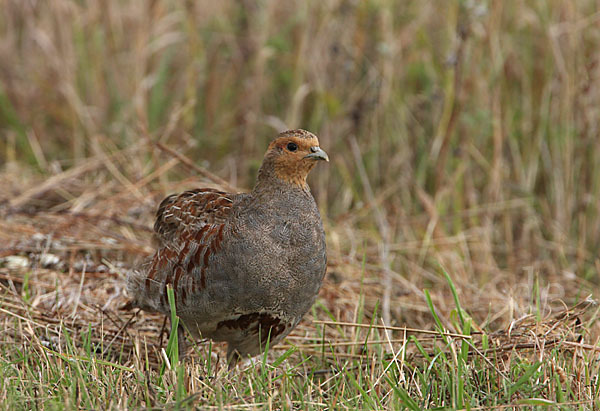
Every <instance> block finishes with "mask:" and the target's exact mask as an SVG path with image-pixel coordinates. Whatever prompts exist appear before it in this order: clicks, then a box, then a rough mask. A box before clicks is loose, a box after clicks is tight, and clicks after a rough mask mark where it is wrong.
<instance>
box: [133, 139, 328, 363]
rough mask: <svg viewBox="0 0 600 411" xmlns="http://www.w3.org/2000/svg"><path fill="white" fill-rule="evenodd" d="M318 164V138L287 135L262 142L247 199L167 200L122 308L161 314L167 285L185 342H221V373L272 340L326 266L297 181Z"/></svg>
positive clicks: (208, 195) (202, 192) (185, 196)
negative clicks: (223, 355) (152, 249)
mask: <svg viewBox="0 0 600 411" xmlns="http://www.w3.org/2000/svg"><path fill="white" fill-rule="evenodd" d="M319 161H325V162H328V161H329V157H328V155H327V153H326V152H325V151H324V150H323V149H322V148H321V147H320V146H319V140H318V138H317V136H315V135H314V134H313V133H311V132H309V131H306V130H302V129H296V130H288V131H284V132H282V133H280V134H278V135H277V137H276V138H275V139H274V140H273V141H272V142H271V143H270V144H269V146H268V148H267V151H266V153H265V155H264V158H263V161H262V165H261V167H260V169H259V171H258V176H257V179H256V183H255V186H254V188H253V189H252V191H251V192H249V193H227V192H224V191H220V190H216V189H212V188H198V189H194V190H189V191H185V192H183V193H180V194H172V195H169V196H168V197H166V198H165V199H164V200H163V201H162V202H161V203H160V205H159V207H158V211H157V213H156V222H155V224H154V234H155V238H156V240H157V249H156V252H155V253H154V254H153V255H152V256H151V257H150V258H149V259H148V260H147V261H145V262H144V263H142V264H141V265H140V266H139V267H138V268H136V269H134V270H132V271H130V272H129V274H128V277H127V290H128V294H129V295H130V297H131V298H132V300H131V301H130V303H129V304H130V306H131V307H138V308H140V309H142V310H145V311H151V312H160V313H163V314H166V315H170V307H169V301H168V297H167V296H168V294H167V289H168V286H170V287H171V288H172V289H173V292H174V297H175V308H176V314H177V316H178V317H179V319H180V320H181V321H182V322H183V325H184V328H185V329H187V331H188V332H189V334H190V335H191V336H192V337H193V338H194V339H197V338H210V339H212V340H213V341H220V342H226V343H227V362H228V364H229V368H230V369H231V368H232V367H234V366H235V365H236V363H237V362H238V361H239V360H240V359H242V358H247V357H252V356H255V355H258V354H260V353H263V352H264V350H265V347H266V345H267V344H269V346H270V347H272V346H274V345H275V344H277V343H278V342H279V341H281V340H282V339H283V338H284V337H285V336H287V335H288V334H289V333H290V332H291V331H292V330H293V329H294V328H295V327H296V326H297V325H298V323H299V322H300V320H301V319H302V317H303V316H304V314H306V312H307V311H308V310H309V309H310V308H311V306H312V305H313V303H314V301H315V300H316V297H317V295H318V293H319V290H320V288H321V285H322V283H323V279H324V276H325V272H326V268H327V252H326V244H325V231H324V228H323V222H322V220H321V216H320V213H319V209H318V207H317V204H316V202H315V199H314V198H313V196H312V194H311V191H310V188H309V186H308V184H307V181H306V178H307V176H308V174H309V172H310V171H311V170H312V169H313V167H314V166H315V165H316V164H317V163H318V162H319ZM180 330H181V328H180ZM183 341H184V338H179V342H180V346H179V350H180V353H181V351H185V348H182V345H181V344H182V342H183ZM182 355H183V354H182Z"/></svg>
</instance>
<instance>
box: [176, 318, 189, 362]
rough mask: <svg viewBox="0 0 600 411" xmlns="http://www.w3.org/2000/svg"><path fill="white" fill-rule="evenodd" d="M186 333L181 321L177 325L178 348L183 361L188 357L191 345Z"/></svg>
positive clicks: (180, 358) (180, 359)
mask: <svg viewBox="0 0 600 411" xmlns="http://www.w3.org/2000/svg"><path fill="white" fill-rule="evenodd" d="M185 334H186V333H185V328H184V326H183V324H181V323H179V326H178V327H177V349H178V351H179V361H182V360H183V359H184V358H186V354H187V349H188V347H189V344H188V342H187V339H186V338H185Z"/></svg>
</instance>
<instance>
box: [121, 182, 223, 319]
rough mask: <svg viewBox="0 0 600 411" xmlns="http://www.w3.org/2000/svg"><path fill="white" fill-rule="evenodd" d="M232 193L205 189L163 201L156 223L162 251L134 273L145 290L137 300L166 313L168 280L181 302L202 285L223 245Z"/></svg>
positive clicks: (140, 304)
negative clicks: (212, 257)
mask: <svg viewBox="0 0 600 411" xmlns="http://www.w3.org/2000/svg"><path fill="white" fill-rule="evenodd" d="M233 196H234V195H232V194H228V193H225V192H222V191H218V190H214V189H207V188H202V189H196V190H190V191H185V192H183V193H181V194H178V195H170V196H168V197H166V198H165V199H164V200H163V201H162V202H161V204H160V206H159V207H158V211H157V213H156V223H155V224H154V231H155V234H156V237H157V240H158V250H157V251H156V253H155V254H154V256H153V257H152V259H151V260H150V261H149V262H148V263H147V264H146V265H145V267H144V268H143V269H142V270H141V271H140V272H138V273H137V275H136V276H132V277H136V278H132V279H136V281H135V283H136V284H135V285H137V288H139V289H140V291H142V292H137V293H135V295H136V296H137V301H136V305H138V306H140V307H141V308H144V309H152V310H156V311H160V312H165V313H166V312H168V311H169V308H168V307H169V304H168V299H167V286H168V285H171V287H172V288H173V290H174V292H175V300H176V304H177V306H178V307H180V306H182V305H184V304H185V303H186V300H187V298H188V296H189V295H190V294H194V293H197V292H199V291H200V290H202V289H204V287H205V286H206V271H207V268H208V266H209V257H210V256H211V254H214V253H216V252H218V251H219V250H220V247H221V243H222V241H223V231H224V229H225V225H226V224H227V221H228V217H229V215H230V213H231V209H232V206H233ZM135 285H134V286H135ZM142 289H143V290H142Z"/></svg>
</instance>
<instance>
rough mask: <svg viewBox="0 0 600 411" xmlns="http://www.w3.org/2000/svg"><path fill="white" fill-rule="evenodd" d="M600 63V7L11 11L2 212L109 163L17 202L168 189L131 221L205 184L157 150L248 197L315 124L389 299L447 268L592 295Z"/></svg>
mask: <svg viewBox="0 0 600 411" xmlns="http://www.w3.org/2000/svg"><path fill="white" fill-rule="evenodd" d="M599 59H600V5H599V4H598V2H596V1H592V0H580V1H571V0H548V1H526V0H506V1H505V0H497V1H474V0H471V1H469V0H464V1H442V0H439V1H423V0H414V1H401V2H400V1H393V0H364V1H358V0H354V1H352V0H320V1H314V0H310V1H295V2H287V1H286V2H282V1H275V0H254V1H252V0H242V1H227V2H225V1H223V2H217V1H208V0H206V1H191V0H188V1H175V0H153V1H134V0H129V1H123V0H106V1H84V0H80V1H72V0H53V1H47V2H46V1H35V0H4V1H2V11H1V12H0V164H2V163H3V164H2V165H1V170H2V174H1V176H0V183H1V184H2V189H1V192H0V203H4V205H5V206H6V205H7V204H8V206H9V207H10V206H12V207H13V208H14V207H15V206H16V205H15V203H14V202H11V199H14V198H15V197H18V196H19V195H20V194H21V193H22V192H23V190H24V189H25V188H27V187H31V186H35V185H39V184H42V182H44V181H47V179H48V178H50V177H51V176H53V175H57V174H60V173H64V172H65V171H66V170H69V169H72V168H73V167H77V166H80V165H82V164H86V163H87V162H89V161H91V160H90V159H101V160H102V161H103V162H104V160H106V159H108V158H110V159H112V160H111V161H108V160H107V161H106V167H107V170H108V173H107V174H106V175H103V176H99V175H98V174H90V173H88V174H85V173H84V174H82V175H78V181H79V184H80V186H77V187H75V186H69V187H70V188H68V187H67V188H65V187H63V188H62V189H61V190H56V193H55V194H54V197H49V198H46V197H45V198H43V199H42V198H39V199H38V201H37V202H29V203H27V204H25V203H24V202H19V203H18V205H19V206H21V207H25V206H27V207H29V209H30V210H34V211H35V210H54V211H57V210H59V211H60V210H62V211H64V210H74V209H76V210H81V209H85V208H86V207H87V205H88V204H89V203H91V201H88V200H82V199H81V194H82V193H85V192H86V190H93V189H95V188H94V187H97V184H98V182H99V181H100V182H105V180H104V179H106V180H114V181H117V182H118V183H119V184H122V185H124V186H125V187H128V189H130V188H131V187H134V188H135V187H138V188H139V184H141V183H140V182H143V184H144V187H150V188H151V189H152V190H153V191H152V193H155V192H156V193H159V194H157V195H156V198H152V199H151V201H150V200H149V201H147V202H146V203H144V196H142V195H141V194H140V192H139V191H136V190H134V189H131V191H132V192H133V194H132V196H131V197H132V199H133V200H134V201H132V200H123V199H121V200H120V201H121V204H122V205H123V208H122V209H120V210H118V212H122V213H125V212H127V210H128V208H129V207H133V206H134V205H135V204H134V203H136V202H139V203H143V204H146V205H147V206H148V207H149V208H152V207H155V206H156V201H157V200H158V199H159V198H160V196H162V195H164V194H165V192H168V191H171V190H175V189H176V188H177V187H176V186H175V185H174V184H175V182H177V181H180V180H182V179H184V178H187V177H189V176H190V174H191V171H190V169H189V168H186V167H180V166H173V167H168V168H166V169H165V168H163V169H161V167H163V166H165V164H169V163H167V162H168V161H169V160H170V159H171V160H172V157H169V156H168V155H166V154H165V153H164V151H161V150H159V149H157V148H156V147H157V146H156V143H162V144H163V145H165V146H167V147H169V148H171V149H173V150H176V151H178V152H180V153H182V154H184V155H185V156H187V157H189V158H190V159H192V160H193V161H194V162H196V163H197V164H198V165H200V166H202V167H204V168H206V169H207V170H210V171H211V172H213V173H215V174H216V175H219V176H220V177H222V178H223V179H225V180H227V181H228V182H230V184H232V185H234V186H237V187H241V188H245V189H249V188H251V187H252V184H253V181H254V178H255V174H256V170H257V168H258V166H259V165H260V162H261V159H262V155H263V153H264V150H265V147H266V146H267V144H268V142H269V141H270V139H272V138H273V137H274V136H275V135H276V133H277V132H278V131H280V130H283V129H287V128H305V129H308V130H311V131H313V132H314V133H316V134H317V135H318V136H319V138H320V140H321V145H322V147H323V148H324V149H325V150H326V151H327V152H328V153H329V155H330V158H331V160H332V162H331V163H330V164H329V165H328V166H322V165H321V166H319V167H318V168H317V170H316V171H315V172H313V173H312V175H311V186H312V189H313V193H314V194H315V197H316V198H317V201H318V203H319V206H320V207H321V210H322V213H323V215H324V216H325V217H326V219H327V226H328V233H329V239H328V241H329V244H330V249H331V250H332V252H333V253H335V252H336V251H339V254H337V255H340V256H342V257H340V258H350V259H355V260H356V261H361V260H362V259H363V258H365V259H366V264H367V265H366V267H367V269H368V270H374V271H373V272H374V276H375V277H376V278H382V279H383V281H384V282H383V286H384V287H387V288H389V286H390V285H391V284H392V281H400V283H401V284H403V285H402V287H404V288H405V289H406V288H407V287H408V286H407V285H406V284H405V283H404V282H403V280H402V278H408V279H409V280H410V281H411V282H412V283H414V284H418V285H417V289H421V287H422V286H432V287H435V283H436V282H438V281H439V282H440V283H441V284H445V280H444V279H443V277H441V276H440V274H439V272H438V270H439V265H440V264H442V265H444V266H445V267H446V268H447V269H448V270H449V272H450V273H451V275H452V276H453V278H454V279H455V281H456V283H457V287H458V288H459V290H461V291H460V292H461V293H465V294H469V293H473V292H475V289H479V290H482V291H484V290H488V291H489V290H494V292H500V293H502V294H503V295H505V296H506V295H508V294H509V293H510V292H516V291H515V290H517V289H518V287H519V285H520V284H521V283H523V282H528V284H531V281H532V278H533V277H535V276H539V277H541V278H542V281H543V284H546V285H548V287H549V288H548V289H550V288H552V287H555V291H553V293H554V294H552V296H554V297H559V298H567V297H569V298H570V297H575V296H574V295H566V294H568V293H567V292H566V291H561V290H562V289H564V288H565V287H566V284H568V283H569V282H571V281H573V280H574V279H575V278H577V279H578V280H585V281H591V283H590V284H597V283H598V275H599V270H600V268H599V267H600V260H599V259H598V250H599V247H600V138H599V124H600V88H599V85H600V82H599V81H600V65H599V64H598V63H599ZM115 153H120V154H119V155H118V156H115V155H116V154H115ZM111 156H112V157H111ZM103 159H104V160H103ZM165 167H166V166H165ZM167 171H168V172H167ZM153 173H154V174H153ZM149 176H150V177H149ZM82 184H83V185H85V186H84V187H81V185H82ZM196 185H197V184H196ZM88 194H89V193H88ZM90 195H91V196H93V195H92V194H90ZM86 198H87V197H86ZM138 200H139V201H138ZM143 222H144V223H147V224H148V225H150V224H151V217H149V218H148V219H147V220H144V221H143ZM334 255H335V254H334ZM333 262H334V263H335V258H334V261H333ZM330 272H333V276H334V277H335V275H336V272H335V270H330ZM369 272H371V271H369ZM380 273H383V274H382V275H381V276H380ZM390 273H392V274H390ZM436 273H437V274H436ZM390 275H391V277H390ZM532 276H533V277H532ZM488 286H489V287H488ZM402 287H401V286H398V287H395V288H394V291H387V292H388V293H392V298H394V297H401V296H402V295H403V291H401V290H402ZM556 289H558V291H556ZM530 291H531V288H527V291H526V292H525V294H527V295H530ZM384 292H385V291H384ZM388 301H389V295H388ZM472 303H473V305H477V301H473V302H472ZM384 308H385V307H384ZM389 309H390V308H389V306H388V307H387V310H388V312H389ZM481 309H482V310H483V311H485V312H487V310H488V308H487V307H485V306H483V307H481ZM392 311H393V308H392ZM399 315H400V314H399Z"/></svg>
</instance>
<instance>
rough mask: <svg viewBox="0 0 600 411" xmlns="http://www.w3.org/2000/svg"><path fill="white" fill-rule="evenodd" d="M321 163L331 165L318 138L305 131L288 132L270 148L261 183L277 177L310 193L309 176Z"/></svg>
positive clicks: (259, 177) (260, 172) (261, 171)
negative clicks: (308, 189)
mask: <svg viewBox="0 0 600 411" xmlns="http://www.w3.org/2000/svg"><path fill="white" fill-rule="evenodd" d="M319 160H325V161H329V157H328V156H327V153H326V152H325V151H323V150H322V149H321V147H319V139H318V138H317V136H315V135H314V134H313V133H310V132H308V131H306V130H301V129H298V130H288V131H284V132H283V133H280V134H279V135H278V136H277V138H275V140H273V141H272V142H271V144H269V148H268V149H267V152H266V153H265V158H264V160H263V164H262V166H261V168H260V171H259V174H258V179H259V182H260V180H261V179H266V178H272V177H275V178H277V179H279V180H282V181H284V182H286V183H290V184H293V185H297V186H300V187H301V188H303V189H306V188H307V185H306V176H308V173H309V172H310V170H311V169H312V168H313V167H314V166H315V164H316V163H317V161H319Z"/></svg>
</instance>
